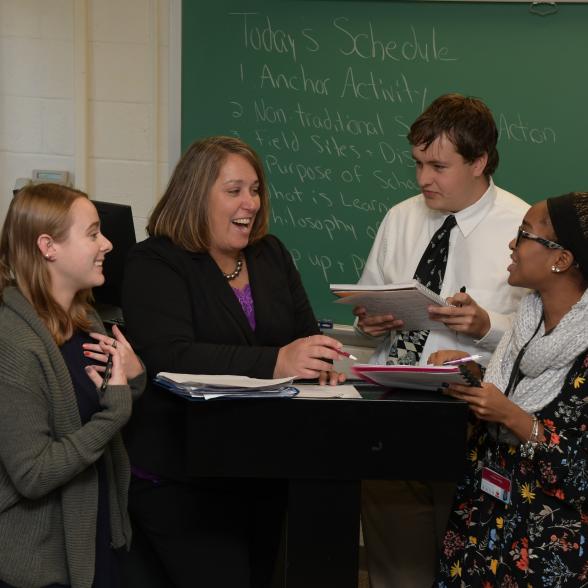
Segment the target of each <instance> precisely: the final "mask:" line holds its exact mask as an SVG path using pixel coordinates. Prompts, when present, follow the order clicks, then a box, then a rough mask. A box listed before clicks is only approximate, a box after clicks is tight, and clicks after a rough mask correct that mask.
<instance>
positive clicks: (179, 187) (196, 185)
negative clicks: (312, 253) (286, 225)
mask: <svg viewBox="0 0 588 588" xmlns="http://www.w3.org/2000/svg"><path fill="white" fill-rule="evenodd" d="M231 153H235V154H237V155H241V156H242V157H244V158H245V159H246V160H247V161H248V162H249V163H250V164H251V166H252V167H253V169H254V170H255V173H256V174H257V179H258V180H259V199H260V207H259V211H258V212H257V215H256V216H255V221H254V222H253V227H252V228H251V234H250V237H249V243H254V242H255V241H258V240H259V239H261V238H262V237H264V236H265V235H266V234H267V231H268V224H269V196H268V191H267V182H266V179H265V174H264V171H263V164H262V163H261V160H260V158H259V156H258V155H257V153H256V152H255V151H254V150H253V149H252V148H251V147H250V146H249V145H247V143H244V142H243V141H241V139H237V138H235V137H224V136H216V137H208V138H206V139H202V140H201V141H196V142H195V143H193V144H192V145H191V146H190V147H189V148H188V150H187V151H186V153H184V155H183V156H182V158H181V159H180V161H179V162H178V164H177V165H176V168H175V170H174V173H173V174H172V177H171V179H170V181H169V184H168V186H167V189H166V191H165V193H164V194H163V196H162V197H161V199H160V200H159V202H158V203H157V204H156V206H155V208H154V209H153V212H152V213H151V216H150V217H149V223H148V224H147V232H148V233H149V235H151V236H153V237H167V238H168V239H170V240H171V241H172V242H173V243H174V244H175V245H177V246H178V247H181V248H183V249H187V250H188V251H208V249H209V248H210V232H209V229H208V225H209V222H208V220H209V219H208V208H209V206H208V204H209V194H210V190H211V188H212V185H213V184H214V182H215V181H216V180H217V178H218V176H219V174H220V170H221V167H222V166H223V164H224V162H225V160H226V159H227V157H228V155H229V154H231Z"/></svg>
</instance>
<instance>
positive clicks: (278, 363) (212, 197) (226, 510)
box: [123, 137, 344, 588]
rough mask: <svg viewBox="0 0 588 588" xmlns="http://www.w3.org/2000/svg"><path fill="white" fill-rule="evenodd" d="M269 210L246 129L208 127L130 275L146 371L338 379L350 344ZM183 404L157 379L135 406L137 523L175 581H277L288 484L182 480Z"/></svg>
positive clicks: (232, 587)
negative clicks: (214, 133)
mask: <svg viewBox="0 0 588 588" xmlns="http://www.w3.org/2000/svg"><path fill="white" fill-rule="evenodd" d="M268 213H269V198H268V192H267V186H266V181H265V176H264V172H263V167H262V164H261V161H260V160H259V157H258V156H257V154H256V153H255V152H254V151H253V150H252V149H251V148H250V147H249V146H248V145H246V144H245V143H243V142H242V141H240V140H239V139H236V138H232V137H211V138H208V139H205V140H203V141H199V142H197V143H194V144H193V145H192V146H191V147H190V148H189V149H188V151H187V152H186V154H185V155H184V156H183V157H182V159H181V160H180V162H179V163H178V165H177V167H176V169H175V171H174V173H173V175H172V178H171V180H170V182H169V186H168V188H167V190H166V192H165V194H164V196H163V197H162V199H161V200H160V201H159V203H158V204H157V206H156V207H155V209H154V211H153V213H152V215H151V217H150V219H149V224H148V227H147V230H148V233H149V235H150V237H149V238H148V239H147V240H146V241H144V242H142V243H139V244H138V245H137V246H136V247H135V248H134V249H133V251H132V252H131V253H130V255H129V258H128V262H127V267H126V271H125V281H124V286H123V310H124V316H125V321H126V326H127V331H128V335H129V337H130V339H131V340H132V342H133V344H134V347H135V349H136V350H137V352H138V353H139V354H140V355H141V357H142V358H143V360H144V361H145V364H146V366H147V370H148V372H149V374H150V375H151V376H153V375H155V374H156V373H157V372H160V371H167V372H179V373H212V374H240V375H246V376H251V377H258V378H274V377H275V378H278V377H285V376H300V377H303V378H318V380H319V382H320V383H330V384H337V383H338V382H340V381H343V379H344V377H343V375H341V374H338V373H336V372H335V371H333V370H332V363H331V362H332V360H335V359H338V358H339V354H338V350H339V349H340V348H341V344H340V343H339V342H338V341H336V340H335V339H332V338H330V337H326V336H324V335H320V334H319V330H318V327H317V323H316V319H315V316H314V314H313V312H312V309H311V307H310V303H309V301H308V297H307V295H306V292H305V291H304V287H303V285H302V282H301V280H300V276H299V274H298V271H297V270H296V268H295V266H294V263H293V261H292V258H291V256H290V254H289V253H288V251H287V250H286V248H285V247H284V245H283V244H282V243H281V242H280V241H279V240H278V239H277V238H276V237H274V236H271V235H268V234H267V227H268ZM187 407H188V405H187V403H185V401H182V399H178V398H176V397H175V396H173V395H172V394H169V393H167V392H165V391H163V390H160V389H158V388H156V387H154V386H152V387H151V388H150V389H148V390H147V392H146V393H145V395H144V397H143V399H142V401H141V402H140V404H139V405H138V406H137V407H136V408H135V413H134V417H133V419H132V421H131V423H130V425H129V427H128V430H127V434H126V440H127V445H128V448H129V453H130V456H131V462H132V464H133V466H134V474H135V476H134V479H133V484H132V489H131V496H130V510H131V513H132V515H133V516H134V519H135V524H136V526H137V527H139V528H140V529H141V530H142V531H143V532H144V534H146V535H147V538H148V540H149V542H150V544H151V546H152V547H153V548H154V549H155V550H156V551H157V552H158V554H159V557H160V559H161V561H162V562H163V564H164V567H165V569H166V573H167V574H168V576H169V578H170V580H169V581H170V583H171V584H173V585H174V586H180V587H183V586H190V587H192V586H198V587H202V588H208V587H209V586H210V587H214V588H217V587H221V588H222V587H225V586H226V587H227V588H240V587H244V588H249V587H258V586H259V587H262V586H269V582H270V577H271V572H272V566H273V560H274V556H275V553H276V547H277V544H278V541H279V530H280V525H281V514H282V512H283V506H284V504H285V499H284V496H285V491H284V490H283V488H282V485H281V483H275V484H272V485H269V484H268V482H267V481H264V482H263V485H262V484H261V483H259V482H253V481H240V482H237V481H236V480H228V481H226V480H225V481H219V480H206V479H199V481H198V482H194V481H188V480H187V479H185V476H184V472H183V463H182V457H181V456H182V454H183V445H184V443H185V439H184V437H183V435H182V431H183V419H184V414H185V410H186V408H187ZM190 409H191V410H194V409H195V407H194V406H193V405H191V406H190ZM260 499H261V501H262V502H263V509H262V511H263V515H262V514H260V512H257V511H256V508H255V504H256V503H259V502H260ZM251 505H253V506H251ZM272 505H273V508H272ZM252 516H253V518H254V519H255V521H256V523H255V524H252V523H251V517H252ZM257 527H262V528H263V530H262V531H260V532H258V531H259V529H258V528H257ZM256 535H257V536H259V537H260V538H261V540H262V541H265V545H264V546H262V547H261V548H260V547H259V545H258V543H259V542H258V541H256V540H255V536H256ZM252 553H257V554H261V557H257V558H256V557H254V556H252Z"/></svg>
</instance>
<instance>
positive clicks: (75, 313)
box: [0, 184, 92, 345]
mask: <svg viewBox="0 0 588 588" xmlns="http://www.w3.org/2000/svg"><path fill="white" fill-rule="evenodd" d="M87 197H88V196H87V195H86V194H84V192H80V191H79V190H74V189H72V188H66V187H65V186H59V185H57V184H38V185H36V186H33V185H30V186H26V187H24V188H23V189H22V190H20V191H19V192H18V193H17V194H16V196H15V197H14V198H13V199H12V201H11V203H10V206H9V208H8V213H7V214H6V218H5V220H4V226H3V227H2V235H1V236H0V297H2V294H3V293H4V289H5V288H6V287H7V286H14V285H16V286H17V287H18V288H19V289H20V290H21V292H22V293H23V294H24V295H25V296H26V297H27V298H28V300H29V301H30V302H31V304H32V305H33V307H34V309H35V310H36V312H37V314H38V315H39V316H40V317H41V320H42V321H43V322H44V323H45V325H46V326H47V329H48V330H49V332H50V333H51V336H52V337H53V339H54V340H55V342H56V343H57V344H58V345H61V344H62V343H63V342H64V341H66V340H67V339H68V338H69V337H71V335H72V333H73V332H74V330H76V329H81V330H85V331H87V330H88V329H89V328H90V321H89V320H88V313H89V311H90V304H89V301H90V299H91V295H92V291H91V290H90V289H87V290H81V291H79V292H78V293H77V294H76V296H75V297H74V300H73V303H72V306H71V308H70V311H69V313H68V312H66V311H65V310H64V309H63V308H62V307H61V306H60V305H59V304H58V302H57V301H56V300H55V298H53V295H52V293H51V275H50V273H49V269H48V263H50V262H49V261H47V260H46V259H45V258H44V257H43V254H42V253H41V250H40V249H39V247H38V245H37V239H38V237H39V236H40V235H42V234H45V233H46V234H47V235H50V236H51V237H52V238H53V240H54V241H55V242H57V243H59V242H62V241H64V240H65V239H66V238H67V236H68V234H69V230H70V228H71V224H72V218H71V214H70V211H71V207H72V204H73V203H74V202H75V201H76V200H77V199H78V198H87Z"/></svg>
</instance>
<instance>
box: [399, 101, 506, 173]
mask: <svg viewBox="0 0 588 588" xmlns="http://www.w3.org/2000/svg"><path fill="white" fill-rule="evenodd" d="M443 134H445V135H447V138H448V139H449V140H450V141H451V142H452V143H453V144H454V145H455V149H456V151H457V152H458V153H459V154H460V155H461V156H462V157H463V158H464V159H465V161H467V162H468V163H473V162H474V161H475V160H476V159H478V157H482V155H484V153H487V154H488V161H487V162H486V167H485V168H484V175H485V176H486V177H487V178H489V177H490V176H491V175H492V174H493V173H494V172H495V171H496V168H497V167H498V160H499V157H498V149H497V148H496V144H497V142H498V129H497V128H496V122H495V121H494V117H493V116H492V112H491V110H490V109H489V108H488V107H487V106H486V104H484V103H483V102H482V101H481V100H479V99H478V98H474V97H472V96H462V95H461V94H457V93H453V94H444V95H443V96H439V98H437V99H436V100H434V101H433V102H432V103H431V105H430V106H429V107H428V108H427V110H425V111H424V112H423V113H422V114H421V115H420V116H419V117H418V118H417V119H416V120H415V121H414V123H413V124H412V125H411V127H410V132H409V133H408V140H409V141H410V144H411V145H413V146H416V145H425V147H429V145H430V144H431V143H432V142H433V141H434V140H435V139H436V138H437V137H440V136H441V135H443Z"/></svg>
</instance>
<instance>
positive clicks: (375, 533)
mask: <svg viewBox="0 0 588 588" xmlns="http://www.w3.org/2000/svg"><path fill="white" fill-rule="evenodd" d="M497 139H498V131H497V129H496V124H495V122H494V118H493V117H492V113H491V112H490V110H489V109H488V107H487V106H486V105H485V104H484V103H483V102H481V101H480V100H477V99H474V98H467V97H464V96H461V95H459V94H447V95H444V96H441V97H439V98H437V99H436V100H435V101H434V102H433V103H432V104H431V105H430V106H429V108H428V109H427V110H426V111H425V112H423V114H422V115H421V116H420V117H419V118H418V119H417V120H416V121H415V122H414V123H413V125H412V126H411V130H410V133H409V135H408V140H409V141H410V143H411V144H412V146H413V147H412V155H413V158H414V160H415V162H416V178H417V182H418V184H419V186H420V188H421V190H422V193H421V194H419V195H417V196H414V197H412V198H409V199H408V200H405V201H403V202H401V203H399V204H397V205H396V206H394V207H393V208H391V209H390V210H389V211H388V213H387V214H386V216H385V218H384V220H383V222H382V224H381V226H380V228H379V230H378V234H377V236H376V239H375V242H374V245H373V247H372V250H371V252H370V255H369V257H368V260H367V263H366V266H365V269H364V272H363V275H362V277H361V280H360V283H362V284H373V285H381V284H388V283H395V282H406V281H408V280H411V279H412V278H413V277H414V274H415V270H416V268H417V266H418V265H419V261H420V260H421V257H422V256H423V253H424V252H425V250H426V249H427V246H428V244H429V241H430V240H431V237H432V236H433V235H434V234H435V232H436V231H437V230H438V229H439V228H440V227H441V225H442V224H443V222H444V221H445V219H446V218H447V217H448V216H449V215H453V216H454V217H455V221H456V225H455V226H454V227H453V228H452V229H451V232H450V234H449V248H448V252H447V264H446V268H445V274H444V277H443V279H442V285H441V291H440V295H441V296H442V297H443V298H447V299H448V301H449V302H450V303H453V304H454V305H455V306H453V307H443V308H439V309H438V311H437V312H436V313H435V315H434V316H435V318H437V319H438V320H440V321H441V322H443V323H444V324H445V326H446V327H447V328H445V329H443V330H439V331H431V332H430V334H429V335H428V336H427V338H426V340H425V341H424V347H423V349H422V353H421V354H420V358H419V359H418V362H419V363H421V364H426V363H427V359H428V357H429V355H430V354H431V353H433V352H435V351H438V350H440V349H460V350H464V351H467V352H470V353H479V354H481V355H482V357H483V359H482V360H481V363H483V364H486V363H487V361H488V359H489V357H490V355H491V354H492V352H493V350H494V348H495V347H496V345H497V344H498V342H499V340H500V338H501V337H502V335H503V333H504V332H505V330H506V329H507V328H508V326H509V324H510V315H511V314H512V313H513V312H514V311H515V310H516V308H517V306H518V303H519V300H520V299H521V297H522V296H523V295H524V294H525V291H524V290H521V289H520V288H513V287H511V286H509V285H508V283H507V277H508V274H507V271H506V268H507V266H508V264H509V256H510V251H509V249H508V243H509V241H510V240H511V239H512V238H513V237H514V236H515V235H516V231H517V228H518V227H519V225H520V224H521V221H522V219H523V216H524V215H525V213H526V211H527V209H528V208H529V205H528V204H527V203H525V202H524V201H522V200H521V199H520V198H518V197H516V196H514V195H513V194H510V193H509V192H506V191H504V190H502V189H500V188H498V187H497V186H495V185H494V183H493V181H492V177H491V176H492V174H493V172H494V171H495V169H496V167H497V165H498V152H497V150H496V143H497ZM464 289H465V291H463V290H464ZM460 290H462V291H461V292H460ZM354 313H355V314H356V315H357V317H358V319H357V327H358V328H359V329H360V330H361V331H363V332H364V333H365V334H367V335H371V336H374V337H381V338H382V341H381V342H380V344H379V346H378V348H377V349H376V352H375V353H374V356H373V357H372V362H374V363H379V364H385V363H387V362H388V363H396V361H397V360H395V359H394V358H393V357H392V356H393V355H394V354H395V353H397V351H395V350H396V340H397V337H398V330H399V329H402V317H400V316H399V317H395V316H392V315H387V316H368V315H367V314H366V312H365V309H363V308H356V309H354ZM391 350H392V352H391ZM416 434H418V423H415V435H416ZM439 441H440V442H442V439H440V440H439ZM399 450H400V451H402V450H403V449H402V448H399ZM423 474H424V476H426V472H423ZM452 492H453V485H448V484H442V483H441V484H439V483H435V484H427V483H421V482H401V481H399V482H396V481H394V482H387V481H373V482H372V481H368V482H365V483H364V486H363V528H364V535H365V540H366V547H367V555H368V567H369V571H370V581H371V587H372V588H394V587H396V586H398V587H400V588H411V587H413V586H414V587H415V588H421V587H423V586H430V585H431V583H432V581H433V578H434V572H435V565H436V561H437V545H438V544H439V543H440V540H441V538H442V535H443V532H444V530H445V524H446V522H447V516H448V510H449V507H450V502H451V495H452Z"/></svg>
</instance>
